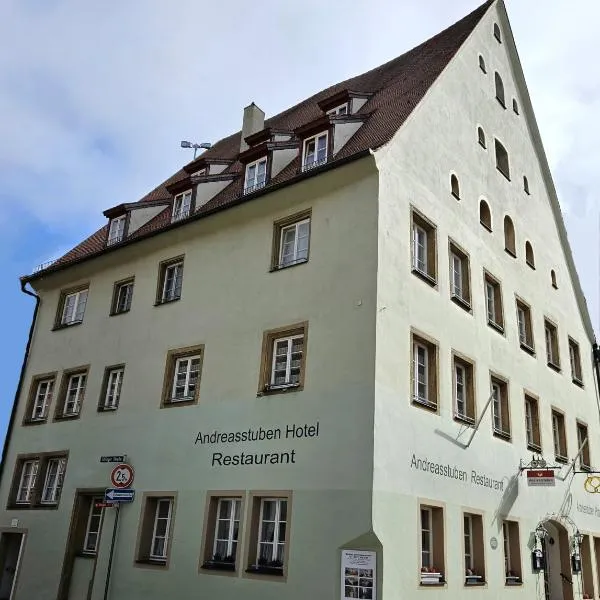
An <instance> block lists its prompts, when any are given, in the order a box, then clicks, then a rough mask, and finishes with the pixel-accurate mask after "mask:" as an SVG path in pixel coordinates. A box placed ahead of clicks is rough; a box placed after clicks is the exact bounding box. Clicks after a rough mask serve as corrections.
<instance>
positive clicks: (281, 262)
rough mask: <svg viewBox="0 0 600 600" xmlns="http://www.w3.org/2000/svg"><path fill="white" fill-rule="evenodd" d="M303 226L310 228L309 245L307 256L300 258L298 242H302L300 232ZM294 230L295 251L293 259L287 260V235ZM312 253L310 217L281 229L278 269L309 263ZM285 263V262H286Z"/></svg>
mask: <svg viewBox="0 0 600 600" xmlns="http://www.w3.org/2000/svg"><path fill="white" fill-rule="evenodd" d="M302 225H307V227H308V235H307V237H308V244H307V247H306V256H300V251H299V248H298V242H299V240H300V236H299V231H300V227H301V226H302ZM291 230H294V251H293V253H292V259H291V260H287V259H285V257H284V255H283V251H284V239H285V234H286V232H288V231H291ZM309 252H310V217H307V218H306V219H302V220H301V221H297V222H295V223H290V224H289V225H285V226H283V227H282V228H281V232H280V234H279V258H278V263H277V267H278V268H279V269H281V268H282V267H289V266H291V265H297V264H299V263H303V262H306V261H308V254H309ZM284 261H285V262H284Z"/></svg>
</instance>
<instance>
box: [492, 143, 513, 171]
mask: <svg viewBox="0 0 600 600" xmlns="http://www.w3.org/2000/svg"><path fill="white" fill-rule="evenodd" d="M494 142H495V146H496V168H497V169H498V171H500V173H502V175H504V177H506V179H508V180H510V164H509V162H508V152H507V151H506V148H505V147H504V146H503V145H502V144H501V143H500V142H499V141H498V140H494Z"/></svg>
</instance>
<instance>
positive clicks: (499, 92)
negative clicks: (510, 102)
mask: <svg viewBox="0 0 600 600" xmlns="http://www.w3.org/2000/svg"><path fill="white" fill-rule="evenodd" d="M494 82H495V83H496V100H498V102H500V104H501V105H502V107H503V108H506V102H505V101H504V83H502V77H500V74H499V73H498V71H496V72H495V73H494Z"/></svg>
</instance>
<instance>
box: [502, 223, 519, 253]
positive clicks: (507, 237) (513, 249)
mask: <svg viewBox="0 0 600 600" xmlns="http://www.w3.org/2000/svg"><path fill="white" fill-rule="evenodd" d="M504 249H505V250H506V251H507V252H508V253H509V254H510V255H511V256H513V257H516V256H517V246H516V243H515V226H514V225H513V222H512V219H511V218H510V217H509V216H508V215H506V216H505V217H504Z"/></svg>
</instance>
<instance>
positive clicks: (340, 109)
mask: <svg viewBox="0 0 600 600" xmlns="http://www.w3.org/2000/svg"><path fill="white" fill-rule="evenodd" d="M327 114H328V115H332V116H334V117H337V116H340V115H347V114H348V103H347V102H345V103H344V104H340V105H339V106H336V107H335V108H332V109H331V110H328V111H327Z"/></svg>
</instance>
